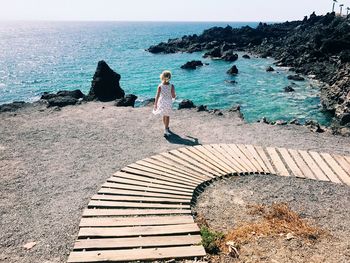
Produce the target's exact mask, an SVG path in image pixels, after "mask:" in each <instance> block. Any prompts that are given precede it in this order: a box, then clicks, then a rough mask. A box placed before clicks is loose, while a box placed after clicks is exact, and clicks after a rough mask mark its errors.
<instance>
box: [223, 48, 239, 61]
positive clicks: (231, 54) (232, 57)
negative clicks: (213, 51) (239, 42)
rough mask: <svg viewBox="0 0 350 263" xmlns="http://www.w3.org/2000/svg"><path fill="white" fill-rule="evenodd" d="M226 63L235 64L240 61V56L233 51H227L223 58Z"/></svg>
mask: <svg viewBox="0 0 350 263" xmlns="http://www.w3.org/2000/svg"><path fill="white" fill-rule="evenodd" d="M221 58H222V59H223V60H225V61H229V62H234V61H236V60H237V59H238V54H236V53H234V52H233V50H229V51H225V52H224V53H223V54H222V57H221Z"/></svg>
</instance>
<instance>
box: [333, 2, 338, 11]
mask: <svg viewBox="0 0 350 263" xmlns="http://www.w3.org/2000/svg"><path fill="white" fill-rule="evenodd" d="M337 2H338V1H337V0H333V7H332V13H333V12H334V7H335V3H337Z"/></svg>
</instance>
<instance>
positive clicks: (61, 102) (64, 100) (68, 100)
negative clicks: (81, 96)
mask: <svg viewBox="0 0 350 263" xmlns="http://www.w3.org/2000/svg"><path fill="white" fill-rule="evenodd" d="M46 101H47V103H48V107H65V106H68V105H75V104H77V103H78V102H79V100H78V99H76V98H73V97H71V96H56V97H53V98H51V99H47V100H46Z"/></svg>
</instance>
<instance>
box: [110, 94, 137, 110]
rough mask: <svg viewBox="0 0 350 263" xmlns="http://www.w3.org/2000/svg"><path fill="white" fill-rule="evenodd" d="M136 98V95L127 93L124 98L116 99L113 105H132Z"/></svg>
mask: <svg viewBox="0 0 350 263" xmlns="http://www.w3.org/2000/svg"><path fill="white" fill-rule="evenodd" d="M136 99H137V96H136V95H134V94H128V95H126V96H125V97H124V98H121V99H116V100H115V104H114V105H115V106H117V107H134V106H135V101H136Z"/></svg>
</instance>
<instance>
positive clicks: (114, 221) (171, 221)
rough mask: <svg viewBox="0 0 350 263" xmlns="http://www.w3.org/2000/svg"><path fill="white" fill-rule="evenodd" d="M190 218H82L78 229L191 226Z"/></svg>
mask: <svg viewBox="0 0 350 263" xmlns="http://www.w3.org/2000/svg"><path fill="white" fill-rule="evenodd" d="M193 223H194V222H193V217H192V216H142V217H140V216H139V217H117V218H115V217H114V218H112V217H105V218H96V217H94V218H82V219H81V221H80V225H79V226H80V227H110V226H160V225H180V224H193Z"/></svg>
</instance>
